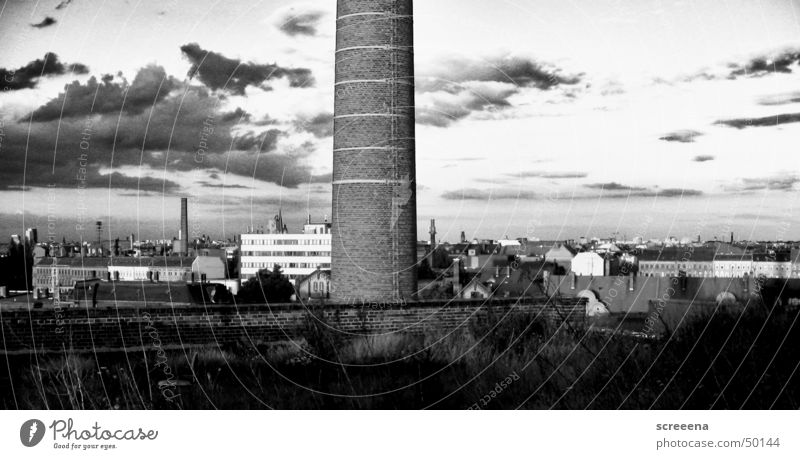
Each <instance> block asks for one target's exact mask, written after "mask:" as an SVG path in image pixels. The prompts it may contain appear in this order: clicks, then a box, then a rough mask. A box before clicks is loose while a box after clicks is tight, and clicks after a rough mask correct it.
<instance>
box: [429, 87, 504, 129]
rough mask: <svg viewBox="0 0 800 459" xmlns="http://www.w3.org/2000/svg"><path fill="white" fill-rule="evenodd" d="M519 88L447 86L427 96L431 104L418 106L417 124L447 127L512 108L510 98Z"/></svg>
mask: <svg viewBox="0 0 800 459" xmlns="http://www.w3.org/2000/svg"><path fill="white" fill-rule="evenodd" d="M518 92H519V88H518V87H516V86H511V85H507V84H505V85H498V84H496V83H495V84H485V83H484V84H477V85H476V84H471V85H460V84H447V85H446V86H444V87H442V88H441V90H440V92H439V93H433V92H432V93H429V94H428V95H427V96H426V97H427V98H428V99H429V100H430V101H431V102H430V103H427V104H425V103H423V104H419V103H418V104H417V109H416V120H417V123H419V124H424V125H428V126H436V127H446V126H449V125H450V124H452V123H453V122H455V121H459V120H462V119H464V118H466V117H468V116H469V115H471V114H473V113H477V112H483V113H496V112H498V111H500V110H502V109H504V108H508V107H510V106H511V103H510V102H509V100H508V99H509V98H510V97H511V96H513V95H515V94H517V93H518Z"/></svg>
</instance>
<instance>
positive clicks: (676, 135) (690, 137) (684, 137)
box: [658, 130, 703, 143]
mask: <svg viewBox="0 0 800 459" xmlns="http://www.w3.org/2000/svg"><path fill="white" fill-rule="evenodd" d="M701 135H703V133H702V132H697V131H692V130H680V131H675V132H670V133H669V134H666V135H665V136H664V137H660V138H659V139H658V140H663V141H665V142H680V143H693V142H694V139H695V138H697V137H699V136H701Z"/></svg>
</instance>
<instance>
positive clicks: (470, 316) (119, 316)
mask: <svg viewBox="0 0 800 459" xmlns="http://www.w3.org/2000/svg"><path fill="white" fill-rule="evenodd" d="M490 308H491V309H492V312H493V313H494V314H495V315H496V316H497V315H502V314H505V313H509V312H510V313H512V314H516V313H531V314H536V315H541V317H543V318H545V319H546V320H548V321H550V322H552V323H563V322H564V321H570V322H571V323H578V322H582V321H583V318H584V309H585V306H583V305H579V304H569V305H566V304H565V305H561V306H554V305H552V304H543V303H534V302H527V303H521V304H520V303H516V302H513V301H494V302H492V303H483V302H474V301H459V302H451V303H441V302H439V303H424V304H423V303H420V304H409V305H404V306H374V307H373V306H366V307H352V306H349V307H335V308H334V307H329V308H327V309H324V310H319V311H317V312H316V314H320V315H321V316H322V317H324V318H325V320H326V322H327V323H328V324H329V325H330V326H331V328H332V329H334V330H336V331H337V333H342V334H345V335H347V336H350V337H353V336H354V334H356V335H361V334H379V333H392V332H403V333H423V332H426V331H430V330H435V331H437V332H445V333H446V332H451V331H455V330H459V329H463V328H465V327H467V326H468V324H469V322H470V321H471V320H481V319H482V318H483V317H485V316H486V315H487V313H488V311H489V309H490ZM308 318H309V311H308V310H306V309H304V308H302V307H300V306H298V305H296V304H295V305H273V306H271V307H269V306H263V305H260V306H243V307H233V306H213V307H212V306H209V307H203V306H196V305H195V306H190V305H177V304H176V305H174V306H172V307H171V306H169V305H168V304H161V305H156V306H154V305H148V307H146V308H145V307H141V303H140V304H137V303H129V304H125V303H118V304H117V305H116V306H113V305H110V304H109V305H104V304H101V305H99V306H98V307H97V308H86V307H74V308H67V309H55V308H53V307H52V306H48V307H45V308H43V309H34V310H30V311H28V310H11V311H9V310H5V311H0V322H2V332H3V333H2V337H3V340H4V342H3V345H4V348H5V350H6V351H7V352H12V353H13V352H31V351H32V350H33V349H36V350H37V351H60V350H62V349H64V348H66V349H74V350H92V349H98V350H112V349H138V348H142V347H144V348H148V349H152V348H156V347H162V348H165V349H167V348H175V347H180V346H197V345H213V344H214V343H221V344H226V343H243V344H245V345H256V344H260V343H265V342H273V341H284V340H288V339H293V338H298V337H301V336H302V334H303V332H304V330H305V326H306V321H307V320H309V319H308ZM312 320H313V319H312Z"/></svg>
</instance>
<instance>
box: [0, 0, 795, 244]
mask: <svg viewBox="0 0 800 459" xmlns="http://www.w3.org/2000/svg"><path fill="white" fill-rule="evenodd" d="M333 10H334V2H333V1H332V0H324V1H323V0H316V1H306V2H291V1H277V0H263V1H252V0H237V1H235V2H231V1H210V0H192V1H183V0H181V1H158V2H157V1H133V0H130V1H124V2H123V1H108V0H106V1H101V0H63V1H62V0H40V1H33V0H27V1H23V0H8V1H5V2H4V3H2V7H1V9H0V43H2V49H1V50H0V86H1V87H2V92H0V121H1V122H2V126H0V128H1V129H2V132H0V134H1V135H0V158H2V159H3V164H2V166H3V167H0V221H1V222H2V224H0V231H2V233H3V234H9V233H18V232H21V230H22V228H24V227H27V226H37V227H39V228H40V235H43V236H46V235H47V230H46V229H45V228H47V226H48V221H50V222H51V223H52V224H51V229H54V231H55V232H56V233H57V234H58V239H60V238H61V235H62V234H63V235H66V236H67V237H68V238H69V237H75V236H76V235H77V233H76V229H75V227H76V225H78V224H80V223H81V222H82V221H89V222H93V221H94V220H102V221H103V222H104V223H105V224H106V228H107V229H108V230H109V232H110V233H111V234H112V235H114V236H117V235H120V236H121V235H124V234H128V233H130V232H137V233H138V234H139V235H140V236H141V237H149V238H161V237H164V238H171V237H172V236H174V235H175V234H176V231H177V216H178V210H179V201H178V198H179V197H180V196H190V197H191V198H192V204H191V209H190V215H191V218H192V223H193V225H194V226H195V228H196V229H198V230H199V231H200V232H201V233H206V234H211V235H213V236H215V237H225V238H230V237H232V236H233V235H234V234H238V233H240V232H241V231H242V230H244V229H245V228H246V227H247V226H250V225H254V226H260V225H265V224H266V221H267V219H268V218H270V216H271V215H273V214H274V213H275V212H276V210H277V208H278V207H279V206H280V207H282V208H283V212H284V215H285V216H287V217H288V220H289V223H290V226H292V227H293V229H297V228H298V227H299V226H300V225H301V224H302V221H303V219H304V216H305V215H306V214H308V213H311V214H313V215H314V216H315V218H321V217H322V216H324V215H325V214H330V184H329V181H330V172H331V158H332V153H331V149H332V143H333V142H332V137H331V136H332V121H331V120H332V111H333V89H332V88H333V66H334V29H335V17H334V11H333ZM415 10H416V11H415V13H416V17H415V33H416V61H417V124H418V126H417V139H418V140H417V161H418V189H419V197H418V215H419V219H420V224H419V228H420V237H421V238H422V237H425V233H426V231H427V226H428V223H427V222H428V220H430V219H431V218H436V219H437V222H438V225H437V226H438V228H439V231H440V235H439V236H440V238H442V239H444V240H451V241H452V240H456V239H457V238H458V236H459V234H460V232H461V231H462V230H463V231H465V232H466V233H467V235H469V236H476V237H478V236H480V237H490V238H500V237H503V236H506V235H508V236H511V237H521V236H527V237H531V238H532V237H540V238H558V239H566V238H577V237H580V236H589V237H591V236H609V235H612V234H613V233H618V235H619V237H625V236H627V237H628V238H632V237H634V236H642V237H645V238H664V237H668V236H676V237H691V238H695V237H697V235H702V237H703V238H705V239H711V238H713V237H714V236H719V237H725V238H727V237H728V236H727V235H728V234H729V233H730V232H731V231H734V232H736V233H737V237H740V238H743V239H744V238H748V239H795V240H796V239H800V210H795V208H796V207H798V206H797V204H798V203H797V202H796V199H797V198H796V196H797V190H798V187H800V167H798V166H800V159H798V158H799V157H798V155H797V150H798V140H800V0H760V1H753V0H694V1H681V0H657V1H649V0H641V1H640V0H637V1H633V0H591V1H589V0H569V1H566V0H524V1H523V0H492V1H491V2H489V1H487V0H482V1H479V0H435V1H419V2H416V4H415ZM201 147H204V148H203V149H202V150H200V148H201ZM41 237H42V236H40V238H41ZM93 237H94V236H93V232H92V231H91V230H90V231H88V233H87V238H89V239H91V238H93Z"/></svg>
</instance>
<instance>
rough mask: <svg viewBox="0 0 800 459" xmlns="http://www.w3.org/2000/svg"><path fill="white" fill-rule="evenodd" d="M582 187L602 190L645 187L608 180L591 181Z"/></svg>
mask: <svg viewBox="0 0 800 459" xmlns="http://www.w3.org/2000/svg"><path fill="white" fill-rule="evenodd" d="M584 187H586V188H589V189H591V190H603V191H632V192H633V191H636V192H639V191H646V190H647V188H640V187H630V186H625V185H621V184H619V183H617V182H608V183H591V184H588V185H584Z"/></svg>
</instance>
